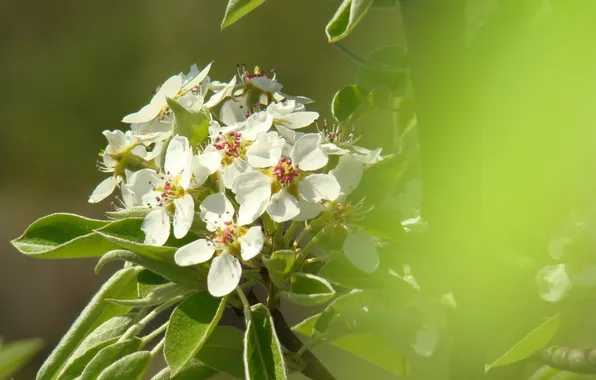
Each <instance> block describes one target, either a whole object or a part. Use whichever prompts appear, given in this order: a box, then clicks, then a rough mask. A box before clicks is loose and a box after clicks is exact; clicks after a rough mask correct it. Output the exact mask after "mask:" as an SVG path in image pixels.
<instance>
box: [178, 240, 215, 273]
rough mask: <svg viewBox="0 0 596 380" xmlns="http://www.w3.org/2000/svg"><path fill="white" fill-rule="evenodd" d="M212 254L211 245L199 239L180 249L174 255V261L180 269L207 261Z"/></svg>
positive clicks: (213, 250)
mask: <svg viewBox="0 0 596 380" xmlns="http://www.w3.org/2000/svg"><path fill="white" fill-rule="evenodd" d="M214 252H215V249H214V248H213V243H211V242H210V241H209V240H205V239H199V240H196V241H193V242H192V243H189V244H186V245H185V246H183V247H180V248H179V249H178V250H177V251H176V254H175V255H174V261H176V264H178V265H180V266H181V267H187V266H189V265H196V264H200V263H204V262H205V261H207V260H209V259H210V258H211V257H212V256H213V253H214Z"/></svg>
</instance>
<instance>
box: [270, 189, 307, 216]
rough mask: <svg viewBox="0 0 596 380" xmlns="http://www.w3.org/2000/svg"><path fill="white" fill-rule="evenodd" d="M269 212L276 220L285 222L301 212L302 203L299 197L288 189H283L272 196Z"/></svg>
mask: <svg viewBox="0 0 596 380" xmlns="http://www.w3.org/2000/svg"><path fill="white" fill-rule="evenodd" d="M267 213H268V214H269V215H270V216H271V219H273V220H274V221H276V222H278V223H281V222H285V221H286V220H290V219H292V218H293V217H295V216H296V215H298V214H299V213H300V204H299V203H298V199H296V198H295V197H294V196H293V195H291V194H290V193H288V191H287V190H286V189H282V190H281V191H280V192H278V193H275V194H273V195H272V196H271V200H270V201H269V205H268V206H267Z"/></svg>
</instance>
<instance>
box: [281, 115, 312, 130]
mask: <svg viewBox="0 0 596 380" xmlns="http://www.w3.org/2000/svg"><path fill="white" fill-rule="evenodd" d="M318 118H319V113H318V112H313V111H304V112H294V113H291V114H288V115H285V116H283V117H282V118H281V119H278V120H275V124H280V125H282V126H284V127H288V128H290V129H300V128H304V127H308V126H309V125H311V124H312V123H314V122H315V120H317V119H318Z"/></svg>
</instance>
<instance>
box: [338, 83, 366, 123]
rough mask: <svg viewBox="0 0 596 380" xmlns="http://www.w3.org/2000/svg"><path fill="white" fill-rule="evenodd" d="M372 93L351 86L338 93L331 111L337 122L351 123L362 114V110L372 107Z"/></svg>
mask: <svg viewBox="0 0 596 380" xmlns="http://www.w3.org/2000/svg"><path fill="white" fill-rule="evenodd" d="M369 94H370V92H368V91H367V90H366V89H364V88H363V87H360V86H357V85H349V86H346V87H344V88H342V89H341V90H339V91H337V92H336V93H335V95H334V96H333V101H332V102H331V111H332V113H333V117H334V118H335V120H337V121H339V122H342V121H349V120H353V119H355V118H356V117H357V115H358V114H361V113H362V112H363V111H360V110H362V109H367V108H368V107H370V106H371V104H370V101H371V98H369V97H368V96H369Z"/></svg>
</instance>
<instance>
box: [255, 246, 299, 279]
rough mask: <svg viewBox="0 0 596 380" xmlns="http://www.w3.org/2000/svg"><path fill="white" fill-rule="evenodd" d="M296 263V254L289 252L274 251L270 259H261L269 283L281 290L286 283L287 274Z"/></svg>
mask: <svg viewBox="0 0 596 380" xmlns="http://www.w3.org/2000/svg"><path fill="white" fill-rule="evenodd" d="M295 261H296V252H294V251H291V250H281V251H275V252H273V253H272V254H271V256H270V257H263V263H264V264H265V266H266V267H267V270H268V271H269V277H271V281H273V283H274V284H275V286H277V287H278V288H283V287H284V286H285V285H286V283H287V281H288V274H289V273H290V271H291V270H292V266H293V265H294V262H295Z"/></svg>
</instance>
